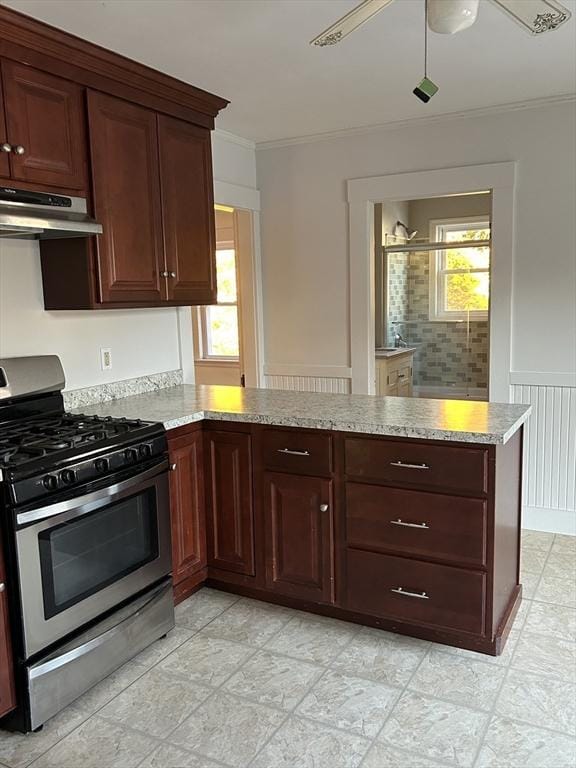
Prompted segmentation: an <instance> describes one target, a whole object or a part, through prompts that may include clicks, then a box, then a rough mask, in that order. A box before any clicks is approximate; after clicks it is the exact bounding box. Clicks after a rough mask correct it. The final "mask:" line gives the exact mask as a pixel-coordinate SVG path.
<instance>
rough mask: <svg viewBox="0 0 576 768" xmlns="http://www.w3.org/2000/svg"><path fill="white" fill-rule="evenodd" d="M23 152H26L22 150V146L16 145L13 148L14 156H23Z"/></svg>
mask: <svg viewBox="0 0 576 768" xmlns="http://www.w3.org/2000/svg"><path fill="white" fill-rule="evenodd" d="M24 152H26V150H25V149H24V147H23V146H22V144H17V145H16V146H15V147H14V153H15V154H16V155H23V154H24Z"/></svg>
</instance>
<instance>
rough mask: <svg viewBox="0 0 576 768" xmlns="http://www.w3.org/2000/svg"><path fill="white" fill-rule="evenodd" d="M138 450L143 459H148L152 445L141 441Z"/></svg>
mask: <svg viewBox="0 0 576 768" xmlns="http://www.w3.org/2000/svg"><path fill="white" fill-rule="evenodd" d="M138 451H139V453H140V456H141V457H142V458H143V459H149V458H150V456H152V446H151V445H150V443H143V444H142V445H141V446H140V448H139V449H138Z"/></svg>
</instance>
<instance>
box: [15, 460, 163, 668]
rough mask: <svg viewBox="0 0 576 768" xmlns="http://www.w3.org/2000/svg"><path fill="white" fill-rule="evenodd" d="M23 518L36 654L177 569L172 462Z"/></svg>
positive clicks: (24, 574)
mask: <svg viewBox="0 0 576 768" xmlns="http://www.w3.org/2000/svg"><path fill="white" fill-rule="evenodd" d="M16 522H17V531H16V549H17V555H18V570H19V578H20V597H21V605H22V622H23V635H24V649H25V656H26V658H30V657H31V656H33V655H34V654H36V653H38V652H39V651H42V650H43V649H45V648H47V647H48V646H50V645H52V644H53V643H55V642H56V641H58V640H60V639H61V638H63V637H65V636H67V635H69V634H71V633H72V632H74V631H76V630H78V629H80V628H81V627H82V626H83V625H85V624H87V623H88V622H90V621H92V620H93V619H96V618H98V617H100V616H102V615H103V614H104V613H106V612H107V611H109V610H111V609H113V608H116V607H117V606H118V605H119V604H120V603H122V602H123V601H124V600H127V599H129V598H131V597H133V596H134V595H136V594H137V593H139V592H141V591H142V590H144V589H146V587H149V586H150V585H152V584H154V583H155V582H157V581H159V580H160V579H162V578H163V577H165V576H167V575H168V574H169V573H170V571H171V567H172V565H171V551H170V550H171V545H170V507H169V497H168V462H167V461H163V462H162V463H161V464H159V465H156V466H154V467H152V468H149V469H147V470H145V471H143V472H140V473H139V474H138V475H136V476H134V477H131V478H128V479H126V480H123V481H122V482H119V483H117V484H115V485H112V486H108V487H106V488H102V489H100V490H98V491H95V492H93V493H90V494H86V495H84V496H81V497H78V498H75V499H68V500H66V501H62V502H58V503H55V504H51V505H50V506H47V507H42V508H41V509H33V510H27V511H25V512H20V513H19V514H18V515H17V517H16Z"/></svg>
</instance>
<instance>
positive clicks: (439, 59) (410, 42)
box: [3, 0, 576, 142]
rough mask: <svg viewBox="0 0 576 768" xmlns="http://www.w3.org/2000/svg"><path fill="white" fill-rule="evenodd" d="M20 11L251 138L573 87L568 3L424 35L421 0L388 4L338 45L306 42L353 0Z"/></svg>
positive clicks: (226, 0) (47, 5)
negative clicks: (563, 15)
mask: <svg viewBox="0 0 576 768" xmlns="http://www.w3.org/2000/svg"><path fill="white" fill-rule="evenodd" d="M3 2H4V4H5V5H9V6H11V7H13V8H15V9H17V10H20V11H22V12H24V13H28V14H30V15H32V16H35V17H37V18H39V19H42V20H44V21H46V22H48V23H50V24H54V25H55V26H57V27H60V28H62V29H65V30H67V31H69V32H73V33H74V34H77V35H79V36H80V37H83V38H86V39H88V40H91V41H93V42H95V43H99V44H100V45H103V46H105V47H106V48H110V49H112V50H114V51H118V52H119V53H122V54H124V55H126V56H129V57H131V58H133V59H136V60H138V61H141V62H143V63H145V64H148V65H150V66H152V67H154V68H156V69H159V70H162V71H163V72H167V73H168V74H171V75H174V76H175V77H178V78H180V79H182V80H185V81H187V82H189V83H192V84H194V85H197V86H200V87H201V88H204V89H206V90H208V91H211V92H213V93H216V94H218V95H219V96H224V97H225V98H228V99H230V101H231V104H230V105H229V107H227V109H226V110H224V112H222V113H221V116H220V117H219V118H218V122H217V127H218V128H221V129H223V130H227V131H230V132H232V133H235V134H237V135H239V136H243V137H245V138H248V139H252V140H254V141H256V142H261V141H269V140H276V139H282V138H288V137H296V136H305V135H309V134H317V133H324V132H332V131H338V130H343V129H347V128H356V127H364V126H371V125H379V124H383V123H389V122H396V121H404V120H409V119H414V118H421V117H427V116H430V115H441V114H447V113H451V112H462V111H465V110H471V109H478V108H485V107H494V106H499V105H504V104H510V103H516V102H523V101H526V100H532V99H542V98H547V97H552V96H558V95H562V94H568V93H574V92H575V91H576V0H562V2H563V3H564V4H565V5H567V6H568V7H569V8H570V10H571V11H572V13H573V14H574V16H573V18H572V19H571V21H570V22H569V23H568V24H566V25H565V26H564V27H563V28H561V29H559V30H557V31H555V32H550V33H547V34H545V35H541V36H537V37H531V36H530V35H528V34H527V33H526V32H525V31H524V30H523V29H522V28H520V27H519V26H517V25H516V24H515V23H514V22H513V21H511V20H510V19H509V18H508V17H506V16H505V15H504V14H503V13H502V12H501V11H499V10H498V9H497V8H496V7H495V6H493V5H492V4H491V3H490V2H488V0H482V1H481V7H480V14H479V18H478V21H477V22H476V24H475V25H474V26H473V27H471V28H470V29H468V30H466V31H465V32H462V33H460V34H458V35H454V36H444V35H437V34H433V33H431V34H430V35H429V49H430V55H429V61H430V63H429V76H430V77H431V78H432V79H433V80H434V81H435V82H436V83H437V84H438V85H439V86H440V90H439V92H438V93H437V95H436V96H435V97H434V98H433V99H432V101H430V102H429V103H428V104H423V103H421V102H420V101H419V100H418V99H417V98H416V97H415V96H413V95H412V89H413V88H414V86H415V85H416V84H417V83H418V82H419V81H420V79H421V77H422V74H423V10H424V0H396V2H394V3H393V4H392V5H390V6H389V7H388V8H386V9H385V10H384V11H383V12H382V13H380V14H379V15H378V16H377V17H376V18H374V19H373V20H372V21H370V22H369V23H368V24H366V25H364V26H363V27H362V28H360V29H359V30H358V31H357V32H355V33H354V34H353V35H351V36H350V37H348V38H346V39H345V40H344V41H342V42H341V43H340V44H339V45H336V46H331V47H328V48H312V47H311V46H310V45H308V41H309V40H310V39H311V38H312V37H313V36H314V35H316V34H317V33H319V32H320V31H321V30H322V29H323V28H324V27H326V26H328V25H329V24H330V23H332V22H333V21H335V20H336V18H337V17H339V16H340V15H342V14H344V13H346V11H348V10H350V8H352V7H354V5H356V2H355V0H83V1H82V2H71V1H70V0H3Z"/></svg>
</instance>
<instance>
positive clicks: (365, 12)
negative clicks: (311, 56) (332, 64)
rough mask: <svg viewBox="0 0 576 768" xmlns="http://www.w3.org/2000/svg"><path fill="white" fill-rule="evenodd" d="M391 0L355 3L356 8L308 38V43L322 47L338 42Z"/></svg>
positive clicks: (369, 0) (367, 0)
mask: <svg viewBox="0 0 576 768" xmlns="http://www.w3.org/2000/svg"><path fill="white" fill-rule="evenodd" d="M391 2H393V0H364V2H363V3H360V5H357V6H356V8H353V9H352V10H351V11H349V12H348V13H347V14H346V15H345V16H342V18H341V19H338V21H337V22H336V23H335V24H332V25H331V26H330V27H328V29H325V30H324V32H322V33H320V34H319V35H318V36H317V37H315V38H314V39H313V40H310V45H319V46H321V47H323V46H325V45H335V44H336V43H339V42H340V40H342V38H344V37H346V35H349V34H350V32H354V30H355V29H356V28H357V27H359V26H360V25H361V24H364V22H365V21H368V19H371V18H372V16H375V15H376V14H377V13H379V12H380V11H381V10H383V9H384V8H386V6H387V5H390V3H391Z"/></svg>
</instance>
